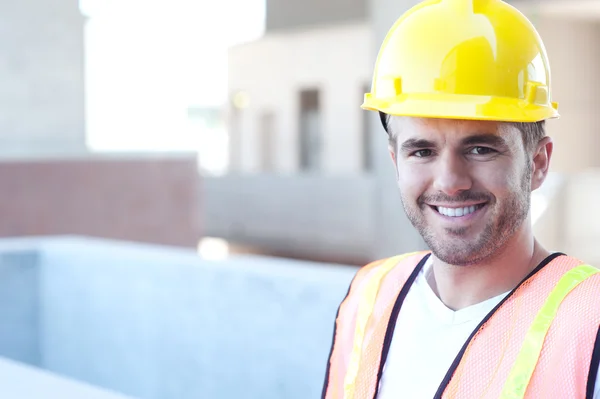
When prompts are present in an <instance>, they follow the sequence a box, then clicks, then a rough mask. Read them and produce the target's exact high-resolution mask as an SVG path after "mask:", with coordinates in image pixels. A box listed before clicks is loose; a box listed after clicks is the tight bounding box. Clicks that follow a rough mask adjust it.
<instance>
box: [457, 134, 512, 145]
mask: <svg viewBox="0 0 600 399" xmlns="http://www.w3.org/2000/svg"><path fill="white" fill-rule="evenodd" d="M461 143H462V145H463V146H470V145H476V144H487V145H491V146H493V147H508V144H507V143H506V140H504V139H503V138H502V137H500V136H497V135H495V134H476V135H473V136H469V137H465V138H464V139H463V140H462V142H461Z"/></svg>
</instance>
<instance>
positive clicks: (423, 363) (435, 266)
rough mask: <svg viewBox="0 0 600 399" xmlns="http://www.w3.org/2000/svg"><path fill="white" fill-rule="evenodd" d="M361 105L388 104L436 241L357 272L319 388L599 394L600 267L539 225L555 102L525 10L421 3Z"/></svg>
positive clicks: (408, 202)
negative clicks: (538, 201)
mask: <svg viewBox="0 0 600 399" xmlns="http://www.w3.org/2000/svg"><path fill="white" fill-rule="evenodd" d="M362 107H363V108H364V109H366V110H372V111H376V112H378V113H379V115H380V116H381V120H382V122H383V125H384V128H385V130H386V131H387V133H388V135H389V144H390V155H391V159H392V161H393V165H394V167H395V169H396V172H397V175H396V176H397V183H398V186H399V189H400V194H401V199H402V205H403V207H404V210H405V212H406V214H407V216H408V219H409V220H410V221H411V223H412V225H413V226H414V227H415V228H416V230H418V232H419V233H420V234H421V236H422V237H423V239H424V241H425V242H426V243H427V245H428V247H429V249H430V250H428V251H422V252H415V253H410V254H404V255H400V256H396V257H392V258H389V259H383V260H380V261H377V262H373V263H371V264H369V265H367V266H365V267H363V268H361V269H360V270H359V271H358V273H357V274H356V276H355V278H354V279H353V281H352V283H351V285H350V288H349V291H348V294H347V296H346V298H345V299H344V300H343V302H342V303H341V305H340V307H339V310H338V314H337V317H336V322H335V330H334V340H333V345H332V350H331V354H330V357H329V361H328V368H327V373H326V377H325V384H324V387H323V395H322V397H323V398H326V399H373V398H376V399H395V398H406V399H432V398H457V399H475V398H494V399H496V398H502V399H508V398H510V399H517V398H528V399H534V398H535V399H553V398H557V399H570V398H578V399H584V398H585V399H592V398H594V399H600V380H598V378H599V377H598V368H599V362H600V273H599V270H598V269H597V268H595V267H593V266H590V265H586V264H585V263H584V262H582V261H580V260H578V259H575V258H573V257H570V256H568V255H567V254H563V253H556V252H554V253H552V252H550V251H548V250H547V249H545V248H543V247H542V246H541V245H540V243H539V242H537V241H536V239H535V237H534V235H533V232H532V226H531V224H532V223H531V214H530V196H531V192H532V191H533V190H535V189H537V188H539V187H540V186H541V185H542V183H543V182H544V180H545V178H546V176H547V174H548V169H549V165H550V160H551V156H552V150H553V142H552V140H551V139H550V138H549V137H547V136H546V134H545V120H547V119H552V118H556V117H558V116H559V115H558V112H557V109H558V106H557V104H556V103H554V102H552V100H551V89H550V67H549V62H548V58H547V55H546V51H545V48H544V45H543V43H542V40H541V38H540V36H539V35H538V33H537V32H536V30H535V29H534V27H533V25H532V24H531V22H530V21H529V20H528V19H527V18H526V17H525V16H523V15H522V14H521V13H520V12H518V11H517V10H516V9H515V8H513V7H512V6H510V5H508V4H507V3H505V2H503V1H500V0H428V1H425V2H423V3H420V4H418V5H416V6H415V7H413V8H412V9H410V10H409V11H407V12H406V13H405V14H404V15H402V16H401V17H400V18H399V19H398V20H397V22H396V23H395V24H394V25H393V27H392V28H391V30H390V31H389V33H388V35H387V37H386V38H385V41H384V42H383V44H382V46H381V49H380V52H379V56H378V59H377V62H376V64H375V71H374V78H373V82H372V88H371V92H370V93H368V94H366V95H365V101H364V104H363V106H362ZM573 133H574V134H575V132H573Z"/></svg>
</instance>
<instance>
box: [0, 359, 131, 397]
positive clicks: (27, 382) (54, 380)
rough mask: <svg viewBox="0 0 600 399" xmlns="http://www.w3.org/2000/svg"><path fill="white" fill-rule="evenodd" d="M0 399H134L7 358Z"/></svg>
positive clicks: (1, 366)
mask: <svg viewBox="0 0 600 399" xmlns="http://www.w3.org/2000/svg"><path fill="white" fill-rule="evenodd" d="M0 397H1V398H2V399H33V398H44V399H82V398H85V399H128V398H129V399H132V398H130V397H127V396H125V395H120V394H117V393H115V392H111V391H109V390H106V389H100V388H98V387H94V386H91V385H88V384H84V383H81V382H78V381H74V380H72V379H68V378H64V377H61V376H58V375H56V374H53V373H49V372H47V371H44V370H40V369H39V368H37V367H31V366H27V365H25V364H22V363H19V362H15V361H11V360H8V359H5V358H0Z"/></svg>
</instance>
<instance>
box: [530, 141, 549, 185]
mask: <svg viewBox="0 0 600 399" xmlns="http://www.w3.org/2000/svg"><path fill="white" fill-rule="evenodd" d="M553 149H554V143H552V139H551V138H550V137H544V138H543V139H542V140H541V141H540V142H539V143H538V145H537V148H536V151H535V152H534V154H533V164H532V166H533V170H532V174H531V190H532V191H533V190H537V189H538V188H540V187H541V186H542V183H544V181H545V180H546V176H548V172H549V170H550V159H551V158H552V150H553Z"/></svg>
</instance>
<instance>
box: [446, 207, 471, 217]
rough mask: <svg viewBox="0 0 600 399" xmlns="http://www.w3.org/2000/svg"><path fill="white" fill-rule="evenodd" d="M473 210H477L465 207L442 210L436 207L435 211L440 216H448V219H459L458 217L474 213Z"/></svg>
mask: <svg viewBox="0 0 600 399" xmlns="http://www.w3.org/2000/svg"><path fill="white" fill-rule="evenodd" d="M475 209H477V207H476V206H474V205H473V206H466V207H464V208H444V207H443V206H438V207H437V210H438V212H439V213H441V214H442V215H445V216H450V217H460V216H466V215H468V214H470V213H473V212H475Z"/></svg>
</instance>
